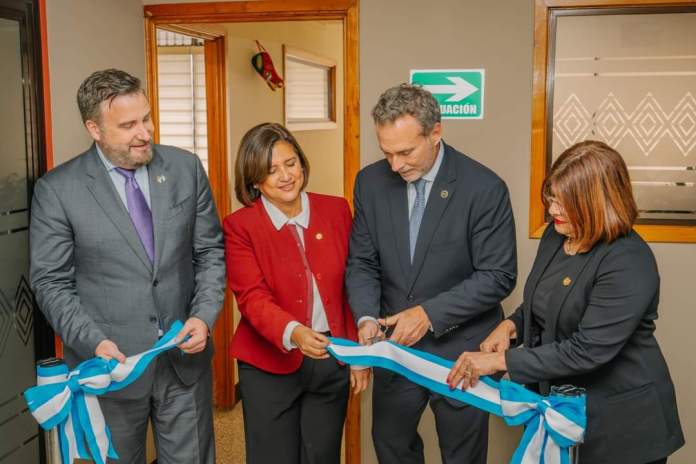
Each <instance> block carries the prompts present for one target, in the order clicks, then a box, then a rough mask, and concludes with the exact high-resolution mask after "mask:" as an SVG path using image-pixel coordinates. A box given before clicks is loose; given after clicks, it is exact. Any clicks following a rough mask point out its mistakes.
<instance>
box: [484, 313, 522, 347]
mask: <svg viewBox="0 0 696 464" xmlns="http://www.w3.org/2000/svg"><path fill="white" fill-rule="evenodd" d="M516 332H517V329H516V328H515V324H514V322H512V321H511V320H508V319H506V320H504V321H503V322H501V323H500V324H498V327H496V328H495V329H494V330H493V332H491V333H490V334H489V335H488V337H486V339H485V340H484V341H483V343H481V345H479V349H480V350H481V351H482V352H484V353H502V352H504V351H507V349H508V348H510V339H511V338H512V337H513V336H514V335H515V334H516Z"/></svg>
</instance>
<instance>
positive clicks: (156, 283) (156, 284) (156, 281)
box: [152, 279, 159, 287]
mask: <svg viewBox="0 0 696 464" xmlns="http://www.w3.org/2000/svg"><path fill="white" fill-rule="evenodd" d="M158 285H159V280H157V279H155V280H154V282H152V286H153V287H156V286H158Z"/></svg>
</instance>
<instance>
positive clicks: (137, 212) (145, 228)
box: [115, 168, 155, 263]
mask: <svg viewBox="0 0 696 464" xmlns="http://www.w3.org/2000/svg"><path fill="white" fill-rule="evenodd" d="M115 169H116V172H118V173H119V174H121V175H122V176H123V177H124V178H125V180H126V204H127V205H128V214H130V217H131V221H133V225H134V226H135V230H136V231H137V232H138V235H139V236H140V241H141V242H143V246H144V247H145V252H146V253H147V256H148V257H149V258H150V262H151V263H153V262H154V261H155V237H154V235H153V233H152V213H151V212H150V208H149V207H148V206H147V202H146V201H145V195H143V192H142V190H140V186H139V185H138V182H137V181H136V180H135V170H134V169H125V168H115Z"/></svg>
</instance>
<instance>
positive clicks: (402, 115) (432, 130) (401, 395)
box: [346, 84, 517, 464]
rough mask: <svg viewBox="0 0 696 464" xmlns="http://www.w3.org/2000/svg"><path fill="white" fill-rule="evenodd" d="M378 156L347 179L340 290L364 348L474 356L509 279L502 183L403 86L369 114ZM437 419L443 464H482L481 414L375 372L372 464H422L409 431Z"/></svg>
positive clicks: (431, 105) (510, 238)
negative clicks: (381, 345)
mask: <svg viewBox="0 0 696 464" xmlns="http://www.w3.org/2000/svg"><path fill="white" fill-rule="evenodd" d="M372 116H373V119H374V121H375V125H376V130H377V139H378V142H379V146H380V148H381V150H382V151H383V152H384V155H385V159H384V160H380V161H378V162H376V163H374V164H372V165H370V166H367V167H366V168H364V169H363V170H361V171H360V173H359V174H358V177H357V179H356V181H355V197H354V206H355V219H354V223H353V229H352V233H351V242H350V255H349V258H348V267H347V270H346V285H347V289H348V296H349V300H350V305H351V307H352V310H353V313H354V316H355V318H356V321H357V323H358V327H359V338H360V342H361V343H363V344H366V343H370V342H371V341H372V340H374V339H375V337H379V336H380V335H382V331H381V330H380V325H381V326H382V327H384V326H386V327H388V328H389V329H388V330H389V331H390V332H391V335H390V338H391V339H392V340H393V341H395V342H397V343H400V344H403V345H407V346H413V347H414V348H417V349H419V350H424V351H426V352H429V353H433V354H436V355H438V356H442V357H444V358H448V359H452V360H454V359H456V358H457V356H459V354H460V353H461V352H462V351H474V350H478V349H479V344H480V343H481V342H482V341H483V339H484V338H485V337H486V335H487V334H488V333H489V332H490V331H491V330H492V329H493V328H494V327H495V326H496V325H497V324H498V323H499V322H500V321H501V319H502V316H503V310H502V307H501V305H500V302H501V300H502V299H503V298H505V297H506V296H508V295H509V293H510V292H511V291H512V289H513V287H514V285H515V279H516V277H517V260H516V249H515V225H514V220H513V216H512V208H511V206H510V199H509V195H508V190H507V187H506V185H505V183H504V182H503V181H502V180H501V179H500V178H499V177H498V176H497V175H496V174H495V173H493V172H492V171H491V170H490V169H488V168H486V167H485V166H483V165H481V164H479V163H477V162H476V161H474V160H472V159H471V158H469V157H467V156H465V155H463V154H462V153H459V152H458V151H456V150H455V149H454V148H452V147H450V146H448V145H446V144H445V143H444V142H443V141H442V125H441V123H440V108H439V105H438V103H437V101H436V100H435V99H434V98H433V96H432V95H431V94H430V93H429V92H427V91H426V90H424V89H422V88H421V87H417V86H412V85H408V84H402V85H400V86H396V87H393V88H391V89H389V90H387V91H386V92H384V93H383V94H382V96H381V97H380V98H379V101H378V102H377V105H376V106H375V108H374V109H373V111H372ZM428 403H430V407H431V409H432V410H433V413H434V414H435V419H436V426H437V432H438V438H439V444H440V449H441V455H442V461H443V463H455V462H456V463H463V462H467V463H481V464H483V463H485V462H486V454H487V447H488V446H487V444H488V414H487V413H485V412H483V411H481V410H479V409H476V408H474V407H470V406H466V405H464V404H463V403H460V402H458V401H455V400H451V399H448V398H444V397H442V396H441V395H437V394H435V393H432V392H430V391H428V390H427V389H425V388H423V387H420V386H418V385H416V384H414V383H411V382H409V381H408V380H406V379H405V378H404V377H402V376H400V375H398V374H395V373H391V372H389V371H386V370H383V369H376V370H375V380H374V393H373V405H372V407H373V426H372V435H373V439H374V443H375V449H376V451H377V456H378V458H379V461H380V462H382V463H402V464H410V463H422V462H424V458H423V442H422V440H421V438H420V436H419V435H418V432H417V426H418V423H419V421H420V417H421V414H422V413H423V410H424V409H425V406H426V405H427V404H428Z"/></svg>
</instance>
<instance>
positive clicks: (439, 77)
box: [410, 69, 485, 119]
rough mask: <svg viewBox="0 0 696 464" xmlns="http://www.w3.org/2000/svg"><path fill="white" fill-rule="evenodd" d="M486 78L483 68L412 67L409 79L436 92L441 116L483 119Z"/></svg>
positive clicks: (433, 92)
mask: <svg viewBox="0 0 696 464" xmlns="http://www.w3.org/2000/svg"><path fill="white" fill-rule="evenodd" d="M484 77H485V70H484V69H413V70H411V79H410V81H411V84H416V85H421V86H423V88H424V89H426V90H427V91H429V92H430V93H432V94H433V96H434V97H435V99H436V100H437V102H438V103H439V104H440V113H441V114H442V119H483V86H484Z"/></svg>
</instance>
